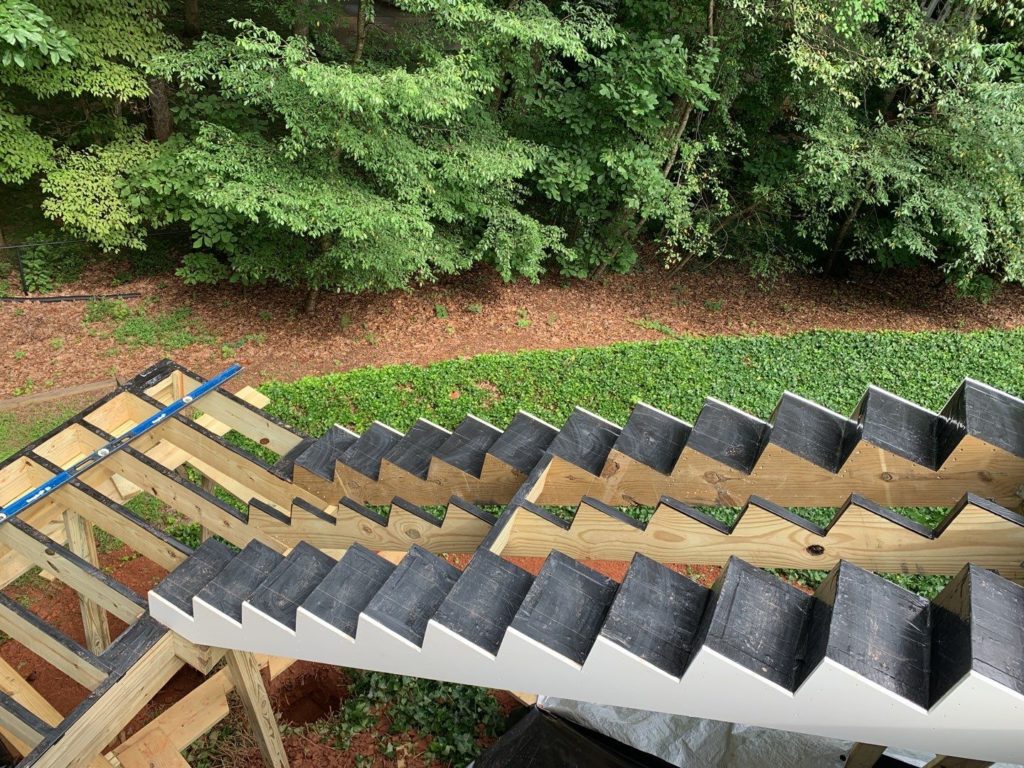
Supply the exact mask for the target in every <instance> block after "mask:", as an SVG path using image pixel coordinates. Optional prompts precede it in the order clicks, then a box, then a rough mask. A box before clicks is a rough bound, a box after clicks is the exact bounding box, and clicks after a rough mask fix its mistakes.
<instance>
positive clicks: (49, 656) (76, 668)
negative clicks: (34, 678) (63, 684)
mask: <svg viewBox="0 0 1024 768" xmlns="http://www.w3.org/2000/svg"><path fill="white" fill-rule="evenodd" d="M0 629H2V630H3V631H4V632H6V633H7V634H8V635H10V636H11V637H12V638H14V639H15V640H17V641H18V642H19V643H21V644H22V645H24V646H25V647H26V648H28V649H29V650H31V651H32V652H33V653H36V654H37V655H39V656H40V657H41V658H42V659H44V660H45V661H47V662H49V663H50V664H52V665H53V666H55V667H56V668H57V669H59V670H60V671H61V672H63V673H64V674H66V675H67V676H68V677H70V678H71V679H72V680H75V681H76V682H78V683H81V684H82V685H84V686H85V687H86V688H89V689H90V690H91V689H93V688H96V686H98V685H99V684H100V683H102V682H103V680H104V679H105V678H106V676H107V675H108V674H109V673H110V666H109V664H107V663H106V662H104V661H103V659H102V658H100V657H99V656H97V655H95V654H93V653H91V652H90V651H87V650H86V649H85V648H83V647H82V646H80V645H79V644H78V643H76V642H75V641H74V640H72V639H71V638H69V637H68V636H67V635H65V634H64V633H63V632H60V631H58V630H57V629H55V628H54V627H52V626H50V625H49V624H47V623H46V622H45V621H43V620H42V619H40V618H39V617H38V616H36V615H35V614H34V613H32V612H31V611H29V610H28V609H26V608H23V607H22V606H21V605H19V604H18V603H17V602H15V601H14V600H12V599H11V598H9V597H7V596H6V595H4V594H2V593H0Z"/></svg>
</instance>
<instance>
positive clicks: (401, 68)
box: [0, 0, 1024, 307]
mask: <svg viewBox="0 0 1024 768" xmlns="http://www.w3.org/2000/svg"><path fill="white" fill-rule="evenodd" d="M1022 16H1024V3H1021V2H1020V0H942V1H941V2H936V1H935V0H838V2H828V1H827V0H795V1H791V2H780V1H779V0H717V2H716V0H681V1H680V2H666V1H665V0H627V1H626V2H621V3H610V2H607V0H512V2H506V1H505V0H470V1H469V2H459V3H449V2H443V1H442V0H395V2H394V4H393V5H392V4H391V3H385V2H383V0H359V2H358V3H357V4H355V5H354V6H351V5H348V4H343V3H340V2H338V0H288V1H287V2H283V3H271V2H266V0H175V2H174V3H168V2H164V0H119V2H116V3H109V2H107V3H104V2H99V0H0V184H3V185H4V186H3V187H0V194H3V195H8V194H13V193H14V190H15V188H17V187H22V188H25V189H28V190H30V191H31V194H33V195H35V197H33V200H35V202H34V206H35V209H36V210H37V211H38V210H41V211H42V213H43V214H45V216H46V217H47V218H48V219H49V220H50V221H51V222H53V223H54V225H55V226H58V227H59V228H60V230H59V231H55V232H53V233H52V234H53V236H52V237H51V238H50V239H52V240H61V239H63V238H77V239H83V240H87V241H88V242H89V243H91V244H93V245H94V246H95V248H93V249H92V250H91V251H90V253H89V256H88V258H97V253H99V252H105V253H120V254H122V255H124V254H127V255H129V256H130V257H132V258H134V259H136V260H137V261H138V262H139V263H145V264H146V265H147V268H152V267H153V266H154V264H156V266H158V267H162V268H164V269H176V271H177V274H178V275H179V276H180V278H181V279H183V280H185V281H186V282H189V283H217V282H220V281H226V280H230V281H236V282H241V283H245V284H254V283H264V282H278V283H282V284H285V285H290V286H295V287H298V288H303V289H307V290H308V291H309V293H308V296H309V302H308V303H309V306H310V307H312V306H313V304H314V303H315V298H316V292H317V291H319V290H345V291H361V290H383V289H389V288H395V287H404V286H409V285H412V284H418V283H423V282H427V281H430V280H433V279H435V278H437V277H439V276H442V275H445V274H452V273H457V272H460V271H463V270H465V269H467V268H469V267H470V266H471V265H473V264H476V263H485V264H489V265H490V266H491V267H493V268H494V269H495V270H496V271H497V272H498V273H500V274H501V276H502V277H504V278H505V279H513V278H516V277H526V278H530V279H535V278H536V277H537V276H538V275H539V274H540V273H541V272H542V271H544V270H550V269H554V270H560V271H562V272H564V273H568V274H572V275H592V274H594V273H599V272H601V271H603V270H607V269H613V270H626V269H629V268H630V267H631V265H632V264H633V263H634V262H635V260H636V259H637V253H638V248H640V246H641V245H643V244H646V243H654V244H655V246H656V253H657V258H658V259H660V260H661V261H662V262H663V263H664V264H665V265H666V266H669V267H672V266H677V265H681V264H686V263H688V262H691V261H694V260H698V261H703V260H711V259H714V258H720V257H724V258H734V259H740V260H743V261H745V262H747V263H748V264H749V266H750V268H751V269H752V270H753V271H754V272H755V273H756V274H758V275H761V276H763V277H766V278H771V277H773V276H775V275H778V274H779V273H781V272H784V271H787V270H795V269H801V270H830V271H832V272H842V271H843V270H844V269H845V267H846V266H847V265H848V264H849V263H850V262H851V261H862V262H868V263H870V264H873V265H876V266H878V267H879V268H886V267H894V266H903V265H914V264H920V263H929V264H934V265H936V266H937V267H938V268H939V269H940V270H941V272H942V273H943V274H944V275H945V276H946V278H947V279H949V280H951V281H953V282H955V283H956V284H957V285H959V286H960V287H961V288H962V289H964V290H966V291H970V292H973V293H974V294H976V295H979V296H982V297H984V296H986V295H988V294H989V293H990V292H991V291H992V290H993V288H994V287H995V286H996V285H997V284H998V283H999V282H1000V281H1014V282H1020V281H1022V279H1024V255H1022V252H1021V248H1020V243H1021V241H1022V240H1024V52H1022V47H1021V42H1022V37H1021V27H1020V24H1019V22H1020V21H1021V18H1022ZM18 226H19V222H18V221H17V220H12V218H11V217H10V216H4V217H3V218H0V228H3V227H8V231H14V230H16V229H18ZM29 235H30V233H27V232H26V233H24V236H25V237H28V236H29ZM2 242H3V236H2V234H0V244H2ZM169 244H171V245H169ZM97 249H98V250H97ZM25 254H26V256H25V259H24V260H23V261H25V262H27V264H28V274H29V276H30V277H31V280H30V282H31V283H32V285H31V287H32V289H33V290H46V289H48V288H51V287H52V286H54V285H55V284H57V283H59V281H60V279H61V277H62V274H63V273H69V274H73V273H74V272H75V271H76V270H78V269H80V268H81V263H82V258H83V257H82V255H81V254H80V253H68V252H66V251H65V250H61V249H57V250H54V249H53V248H52V247H51V246H39V248H38V249H31V250H27V251H25Z"/></svg>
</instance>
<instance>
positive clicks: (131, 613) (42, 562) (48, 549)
mask: <svg viewBox="0 0 1024 768" xmlns="http://www.w3.org/2000/svg"><path fill="white" fill-rule="evenodd" d="M0 543H3V544H5V545H6V546H8V547H10V548H11V549H15V550H17V551H19V552H21V553H22V554H24V555H26V556H27V557H28V558H29V559H30V560H32V562H33V563H35V564H36V565H38V566H39V567H40V568H44V569H46V570H47V571H49V572H50V573H52V574H54V576H56V577H57V578H58V579H60V581H62V582H63V583H65V584H67V585H68V586H69V587H71V588H72V589H74V590H75V591H76V592H78V594H79V595H81V596H82V598H83V599H85V600H87V601H89V602H91V603H93V604H95V605H96V606H97V607H99V608H101V609H103V610H107V611H110V612H111V613H112V614H114V615H115V616H117V617H118V618H119V619H121V620H122V621H125V622H127V623H129V624H130V623H132V622H133V621H135V620H136V619H137V618H139V616H141V615H142V614H143V613H145V612H146V607H145V605H146V604H145V602H144V601H143V600H141V599H140V598H138V597H137V596H136V595H135V594H134V593H133V592H131V590H129V589H128V588H127V587H124V586H122V585H120V584H118V583H117V582H116V581H114V580H113V579H111V578H110V577H109V576H107V575H106V574H105V573H103V572H102V571H101V570H100V569H99V568H97V567H96V566H95V565H93V564H92V563H90V562H88V561H87V560H85V559H84V558H82V557H80V556H78V555H77V554H75V553H74V552H72V551H71V550H70V549H68V548H65V547H63V546H61V545H60V544H58V543H57V542H55V541H54V540H52V539H50V538H49V537H47V536H46V535H45V534H43V533H41V532H39V531H37V530H35V529H34V528H32V526H30V525H27V524H26V523H25V522H24V521H23V520H20V519H13V520H10V521H9V522H7V523H4V524H3V525H0ZM94 552H95V550H94ZM94 556H95V555H94ZM100 614H101V616H102V610H101V611H100ZM108 644H109V643H108ZM104 647H105V646H104ZM100 650H102V649H100ZM94 651H95V649H94Z"/></svg>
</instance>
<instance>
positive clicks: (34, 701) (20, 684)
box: [0, 659, 110, 768]
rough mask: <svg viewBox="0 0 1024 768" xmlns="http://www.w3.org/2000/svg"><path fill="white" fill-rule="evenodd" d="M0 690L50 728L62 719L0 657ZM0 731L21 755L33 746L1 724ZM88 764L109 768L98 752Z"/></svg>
mask: <svg viewBox="0 0 1024 768" xmlns="http://www.w3.org/2000/svg"><path fill="white" fill-rule="evenodd" d="M0 691H2V692H3V693H4V694H6V695H7V696H10V697H11V698H12V699H14V700H15V701H17V702H18V703H19V704H20V705H21V706H23V707H24V708H25V709H27V710H28V711H30V712H31V713H32V714H33V715H35V716H36V717H38V718H39V719H40V720H42V721H43V722H44V723H46V725H47V726H49V727H51V728H52V727H54V726H56V725H58V724H59V723H60V722H61V720H63V719H64V716H63V715H61V713H60V712H58V711H57V710H56V709H55V708H54V706H53V705H52V704H50V702H48V701H47V700H46V699H45V698H43V696H42V694H40V693H39V692H38V691H37V690H36V689H35V688H33V687H32V686H31V685H29V683H28V682H27V681H26V680H25V678H23V677H22V676H21V675H19V674H18V673H17V672H16V671H15V670H14V668H13V667H12V666H11V665H10V664H8V663H7V662H6V661H4V660H3V659H0ZM0 732H4V733H5V735H6V736H7V737H8V739H10V740H11V741H12V743H13V744H14V746H15V748H17V749H18V751H19V752H20V753H21V754H22V755H26V754H28V752H29V750H30V749H32V747H33V746H35V745H34V744H29V743H28V742H23V741H20V740H19V739H17V738H16V737H14V735H13V734H12V733H10V732H9V731H6V730H5V729H4V728H3V727H2V726H0ZM88 765H89V768H110V762H109V761H108V760H107V759H106V758H104V757H101V756H100V755H98V754H97V755H95V756H94V757H93V759H92V760H91V762H89V763H88Z"/></svg>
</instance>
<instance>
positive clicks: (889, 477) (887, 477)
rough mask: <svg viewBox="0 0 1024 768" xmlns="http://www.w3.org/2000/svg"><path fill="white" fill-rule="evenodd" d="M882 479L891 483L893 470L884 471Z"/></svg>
mask: <svg viewBox="0 0 1024 768" xmlns="http://www.w3.org/2000/svg"><path fill="white" fill-rule="evenodd" d="M882 479H883V480H884V481H885V482H887V483H891V482H892V472H883V473H882Z"/></svg>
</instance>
